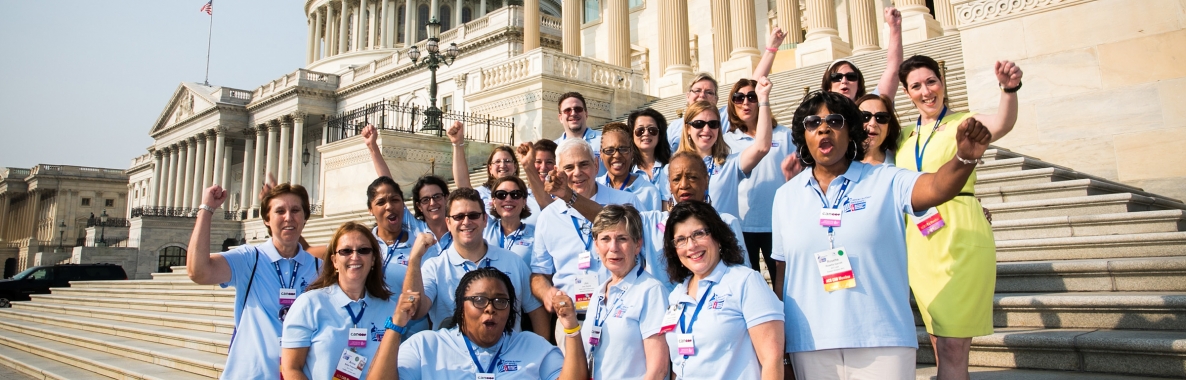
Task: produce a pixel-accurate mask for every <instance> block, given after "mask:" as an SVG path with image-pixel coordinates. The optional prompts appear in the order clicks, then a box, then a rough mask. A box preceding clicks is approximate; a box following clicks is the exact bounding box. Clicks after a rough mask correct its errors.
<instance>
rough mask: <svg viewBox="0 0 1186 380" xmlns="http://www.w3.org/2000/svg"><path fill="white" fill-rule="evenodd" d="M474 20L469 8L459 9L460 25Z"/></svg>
mask: <svg viewBox="0 0 1186 380" xmlns="http://www.w3.org/2000/svg"><path fill="white" fill-rule="evenodd" d="M473 20H474V12H473V11H472V10H470V8H469V7H462V8H461V23H462V24H465V23H468V22H470V21H473Z"/></svg>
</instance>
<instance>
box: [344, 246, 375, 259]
mask: <svg viewBox="0 0 1186 380" xmlns="http://www.w3.org/2000/svg"><path fill="white" fill-rule="evenodd" d="M374 252H375V250H374V249H372V248H367V247H362V248H359V249H349V248H346V249H339V250H337V251H336V252H334V253H336V254H338V256H346V257H349V256H350V255H353V254H355V253H357V254H358V255H359V256H370V255H371V253H374Z"/></svg>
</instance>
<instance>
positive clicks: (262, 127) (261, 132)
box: [255, 123, 268, 138]
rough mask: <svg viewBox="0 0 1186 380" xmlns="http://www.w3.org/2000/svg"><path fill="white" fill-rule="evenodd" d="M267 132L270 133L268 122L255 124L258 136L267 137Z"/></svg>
mask: <svg viewBox="0 0 1186 380" xmlns="http://www.w3.org/2000/svg"><path fill="white" fill-rule="evenodd" d="M267 134H268V124H267V123H260V124H259V125H256V126H255V135H256V136H259V137H260V138H266V136H267Z"/></svg>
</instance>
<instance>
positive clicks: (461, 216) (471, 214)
mask: <svg viewBox="0 0 1186 380" xmlns="http://www.w3.org/2000/svg"><path fill="white" fill-rule="evenodd" d="M484 215H486V213H484V212H478V211H474V212H467V213H463V214H456V215H449V218H452V219H453V221H455V222H460V221H463V220H465V219H466V218H469V219H470V220H479V219H482V216H484Z"/></svg>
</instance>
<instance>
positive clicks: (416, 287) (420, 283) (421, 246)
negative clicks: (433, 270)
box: [400, 232, 437, 319]
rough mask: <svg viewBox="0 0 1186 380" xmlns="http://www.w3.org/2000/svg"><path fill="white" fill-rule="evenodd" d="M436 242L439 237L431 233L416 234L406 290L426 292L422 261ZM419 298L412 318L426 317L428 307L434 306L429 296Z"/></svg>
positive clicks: (405, 277) (406, 280)
mask: <svg viewBox="0 0 1186 380" xmlns="http://www.w3.org/2000/svg"><path fill="white" fill-rule="evenodd" d="M436 243H437V239H436V238H435V237H433V236H432V234H430V233H427V232H425V233H421V234H419V235H417V236H416V243H415V244H413V245H412V253H411V257H409V258H408V273H407V274H406V275H404V283H403V286H404V291H405V292H414V293H416V294H424V276H423V275H422V274H421V272H420V261H421V259H422V258H423V257H424V252H426V251H428V247H431V246H432V245H433V244H436ZM417 298H419V302H417V303H416V304H415V305H412V306H413V307H412V319H420V318H424V316H425V315H427V314H428V309H431V308H432V300H430V299H428V297H417ZM400 302H403V301H402V300H401V301H400Z"/></svg>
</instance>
